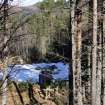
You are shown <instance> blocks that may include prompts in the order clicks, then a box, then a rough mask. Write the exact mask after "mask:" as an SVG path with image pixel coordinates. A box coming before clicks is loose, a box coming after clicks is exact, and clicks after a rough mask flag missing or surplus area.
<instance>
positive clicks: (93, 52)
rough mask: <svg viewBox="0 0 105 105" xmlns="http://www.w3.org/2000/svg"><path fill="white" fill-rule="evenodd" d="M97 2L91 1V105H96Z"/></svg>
mask: <svg viewBox="0 0 105 105" xmlns="http://www.w3.org/2000/svg"><path fill="white" fill-rule="evenodd" d="M96 62H97V0H93V45H92V105H96V65H97V63H96Z"/></svg>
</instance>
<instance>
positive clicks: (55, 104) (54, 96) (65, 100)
mask: <svg viewBox="0 0 105 105" xmlns="http://www.w3.org/2000/svg"><path fill="white" fill-rule="evenodd" d="M33 89H34V97H35V99H36V100H37V101H38V102H39V104H40V105H69V89H66V88H65V87H63V88H62V89H59V90H58V92H57V91H56V92H53V91H52V92H51V94H50V98H48V99H44V98H43V95H42V94H41V93H40V89H39V86H38V85H35V86H34V87H33ZM7 93H8V105H22V104H21V101H20V99H19V96H18V93H17V92H16V89H15V87H14V86H11V87H9V88H8V92H7ZM21 94H22V97H23V100H24V102H25V105H31V104H30V101H29V97H28V91H27V90H25V91H21ZM0 100H1V95H0ZM0 105H1V101H0Z"/></svg>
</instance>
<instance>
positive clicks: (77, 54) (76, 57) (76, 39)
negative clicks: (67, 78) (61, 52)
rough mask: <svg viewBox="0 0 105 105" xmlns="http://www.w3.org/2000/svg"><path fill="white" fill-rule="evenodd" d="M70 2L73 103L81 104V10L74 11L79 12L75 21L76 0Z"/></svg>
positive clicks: (75, 104)
mask: <svg viewBox="0 0 105 105" xmlns="http://www.w3.org/2000/svg"><path fill="white" fill-rule="evenodd" d="M71 3H72V4H71V34H72V71H73V97H74V101H73V105H83V103H82V92H81V91H82V86H81V12H80V11H81V10H80V11H79V12H78V11H77V12H76V13H79V14H77V16H76V18H77V21H75V9H76V0H72V1H71ZM75 23H76V24H75ZM75 25H77V28H75ZM76 29H77V30H76Z"/></svg>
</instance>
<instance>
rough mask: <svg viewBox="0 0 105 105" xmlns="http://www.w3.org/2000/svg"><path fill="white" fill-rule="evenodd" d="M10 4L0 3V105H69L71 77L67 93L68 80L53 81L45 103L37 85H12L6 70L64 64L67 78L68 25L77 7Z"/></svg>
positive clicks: (48, 2) (55, 0)
mask: <svg viewBox="0 0 105 105" xmlns="http://www.w3.org/2000/svg"><path fill="white" fill-rule="evenodd" d="M13 1H14V0H1V1H0V78H1V74H2V72H3V79H0V105H69V104H71V105H72V104H73V100H74V99H73V87H72V86H73V79H72V75H71V76H70V89H69V81H68V80H67V81H65V80H64V81H54V82H52V83H51V85H50V87H51V88H50V89H49V88H48V89H46V90H45V91H46V96H49V95H50V98H48V99H46V97H43V94H41V93H40V88H39V84H38V83H35V84H34V83H30V82H26V83H25V82H19V81H14V80H12V81H11V80H10V79H9V75H8V68H9V67H10V65H12V67H13V68H14V67H15V65H25V64H28V66H29V65H31V64H33V63H34V64H40V63H57V62H63V63H64V64H65V65H66V64H68V65H70V74H73V73H74V72H73V73H72V70H74V68H73V69H72V63H73V64H74V62H72V48H73V47H72V37H71V36H72V34H73V25H74V23H73V24H71V20H72V19H73V17H72V16H73V10H74V5H77V4H78V3H76V4H75V2H74V1H75V0H74V1H69V0H67V1H66V0H43V1H41V2H38V3H36V4H34V5H32V6H26V7H24V6H18V5H15V6H14V5H12V2H13ZM71 2H72V3H71ZM73 36H74V35H73ZM13 68H12V69H13ZM12 69H11V70H12ZM75 70H76V69H75ZM78 71H79V70H78ZM10 72H11V71H10ZM65 72H66V71H65ZM75 88H76V87H75ZM69 93H70V94H69ZM69 95H70V97H71V98H70V99H71V101H69ZM74 98H75V97H74ZM69 102H70V103H69ZM74 105H75V104H74ZM78 105H80V104H78Z"/></svg>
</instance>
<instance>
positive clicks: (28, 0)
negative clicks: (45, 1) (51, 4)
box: [12, 0, 42, 6]
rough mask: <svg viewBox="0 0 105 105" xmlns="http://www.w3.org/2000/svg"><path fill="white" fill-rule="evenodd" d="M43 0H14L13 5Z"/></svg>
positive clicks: (26, 4) (28, 4)
mask: <svg viewBox="0 0 105 105" xmlns="http://www.w3.org/2000/svg"><path fill="white" fill-rule="evenodd" d="M39 1H42V0H13V3H12V4H13V5H19V6H30V5H33V4H35V3H37V2H39Z"/></svg>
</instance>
